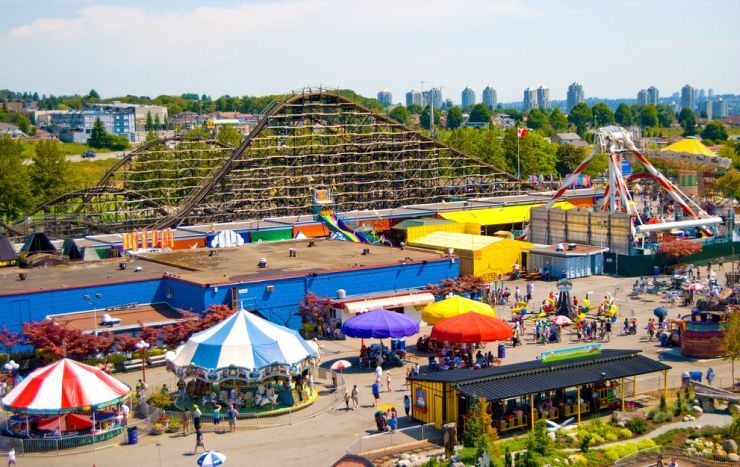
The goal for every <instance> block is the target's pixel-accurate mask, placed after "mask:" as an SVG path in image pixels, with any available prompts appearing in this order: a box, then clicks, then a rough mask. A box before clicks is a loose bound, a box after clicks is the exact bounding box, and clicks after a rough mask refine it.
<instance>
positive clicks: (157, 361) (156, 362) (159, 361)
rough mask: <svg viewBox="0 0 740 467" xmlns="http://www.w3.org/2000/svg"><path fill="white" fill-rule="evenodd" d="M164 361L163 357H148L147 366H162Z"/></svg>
mask: <svg viewBox="0 0 740 467" xmlns="http://www.w3.org/2000/svg"><path fill="white" fill-rule="evenodd" d="M166 361H167V360H166V359H165V356H164V355H155V356H153V357H149V361H148V362H147V366H152V367H154V366H162V365H164V364H165V363H166Z"/></svg>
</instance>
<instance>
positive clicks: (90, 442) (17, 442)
mask: <svg viewBox="0 0 740 467" xmlns="http://www.w3.org/2000/svg"><path fill="white" fill-rule="evenodd" d="M102 441H111V443H108V444H105V445H104V446H101V445H99V444H97V443H100V442H102ZM125 441H126V429H125V427H119V428H114V429H112V430H107V431H105V432H102V433H96V434H90V435H82V436H70V437H64V438H34V439H21V438H12V437H7V436H0V450H1V451H3V452H8V451H9V450H10V449H11V448H13V449H15V453H16V455H18V456H23V455H26V454H43V455H56V456H59V455H61V453H62V452H63V451H65V450H70V449H76V448H80V447H84V446H89V448H88V450H89V451H95V450H99V449H103V448H104V447H108V446H109V445H110V444H119V443H123V442H125Z"/></svg>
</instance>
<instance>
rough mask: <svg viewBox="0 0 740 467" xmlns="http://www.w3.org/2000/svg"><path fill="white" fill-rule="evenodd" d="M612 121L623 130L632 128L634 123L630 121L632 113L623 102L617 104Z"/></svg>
mask: <svg viewBox="0 0 740 467" xmlns="http://www.w3.org/2000/svg"><path fill="white" fill-rule="evenodd" d="M614 120H615V121H616V122H617V123H618V124H619V125H621V126H623V127H625V128H628V127H631V126H632V124H633V123H634V120H633V119H632V111H631V110H630V108H629V106H628V105H627V104H625V103H624V102H622V103H621V104H619V107H617V111H616V112H614Z"/></svg>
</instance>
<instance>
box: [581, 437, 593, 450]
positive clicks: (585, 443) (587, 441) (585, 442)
mask: <svg viewBox="0 0 740 467" xmlns="http://www.w3.org/2000/svg"><path fill="white" fill-rule="evenodd" d="M590 444H591V435H589V434H587V435H586V436H584V437H583V439H582V440H581V452H582V453H584V454H585V453H587V452H588V447H589V445H590Z"/></svg>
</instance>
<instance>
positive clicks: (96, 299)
mask: <svg viewBox="0 0 740 467" xmlns="http://www.w3.org/2000/svg"><path fill="white" fill-rule="evenodd" d="M93 298H94V300H93ZM82 299H83V300H85V301H86V302H87V303H89V304H90V306H91V307H92V311H93V321H94V323H93V324H94V329H95V335H96V336H97V335H98V308H97V306H96V305H98V304H100V301H101V300H102V299H103V294H101V293H96V294H95V297H91V296H89V295H87V294H85V295H83V296H82Z"/></svg>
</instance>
